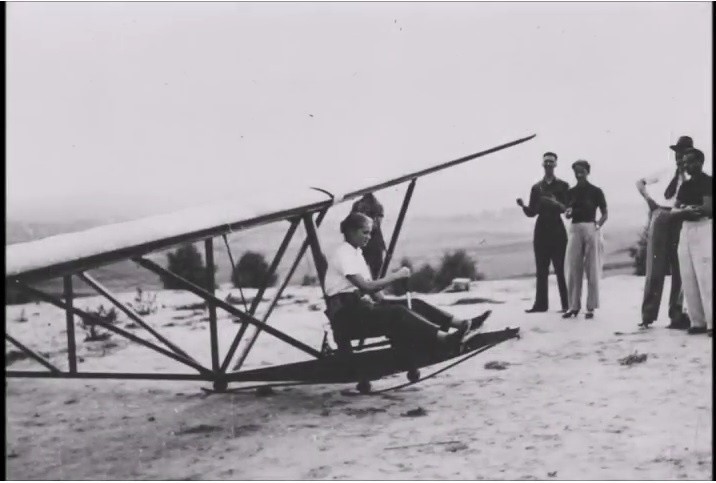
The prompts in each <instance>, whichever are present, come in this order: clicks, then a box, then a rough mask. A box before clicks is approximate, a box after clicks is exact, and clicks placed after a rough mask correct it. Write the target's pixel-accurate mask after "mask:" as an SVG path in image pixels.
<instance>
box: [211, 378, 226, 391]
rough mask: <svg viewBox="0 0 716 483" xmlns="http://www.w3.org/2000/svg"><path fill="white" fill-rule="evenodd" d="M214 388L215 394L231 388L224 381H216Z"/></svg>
mask: <svg viewBox="0 0 716 483" xmlns="http://www.w3.org/2000/svg"><path fill="white" fill-rule="evenodd" d="M213 387H214V391H215V392H224V391H226V388H227V387H229V384H228V383H227V382H226V381H223V380H220V381H214V384H213Z"/></svg>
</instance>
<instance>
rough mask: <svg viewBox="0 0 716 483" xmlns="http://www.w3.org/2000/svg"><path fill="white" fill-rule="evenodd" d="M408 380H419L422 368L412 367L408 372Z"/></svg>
mask: <svg viewBox="0 0 716 483" xmlns="http://www.w3.org/2000/svg"><path fill="white" fill-rule="evenodd" d="M407 376H408V381H410V382H418V381H419V380H420V369H410V370H409V371H408V373H407Z"/></svg>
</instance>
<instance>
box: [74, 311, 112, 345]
mask: <svg viewBox="0 0 716 483" xmlns="http://www.w3.org/2000/svg"><path fill="white" fill-rule="evenodd" d="M85 312H87V313H88V314H90V315H92V316H94V317H95V318H97V319H99V320H101V321H102V322H104V323H105V324H111V325H114V324H115V323H117V311H116V310H115V308H114V307H112V308H111V309H109V310H105V308H104V305H100V306H99V307H98V308H97V309H95V310H87V309H85ZM80 325H81V326H82V329H84V331H85V334H86V336H85V342H91V341H97V340H107V339H109V338H110V337H111V336H112V333H111V332H100V331H98V329H97V327H98V326H97V324H96V323H95V322H94V320H88V319H85V318H82V319H81V320H80ZM100 327H101V326H100Z"/></svg>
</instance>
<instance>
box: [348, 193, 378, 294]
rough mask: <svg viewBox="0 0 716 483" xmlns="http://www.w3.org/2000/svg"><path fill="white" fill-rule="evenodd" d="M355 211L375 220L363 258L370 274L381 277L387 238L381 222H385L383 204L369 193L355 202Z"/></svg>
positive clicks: (375, 277) (374, 277)
mask: <svg viewBox="0 0 716 483" xmlns="http://www.w3.org/2000/svg"><path fill="white" fill-rule="evenodd" d="M351 211H353V212H355V213H363V214H364V215H366V216H367V217H369V218H371V219H372V220H373V231H372V232H371V235H370V240H368V244H367V245H366V246H365V247H363V258H364V259H365V261H366V263H367V264H368V268H370V274H371V276H372V277H373V279H374V280H376V279H378V278H380V268H381V266H382V265H383V258H384V255H385V248H386V247H385V239H384V238H383V231H382V229H381V223H382V222H383V215H384V210H383V205H382V204H380V201H378V198H376V197H375V195H374V194H373V193H368V194H366V195H364V196H363V198H361V199H359V200H358V201H356V202H355V203H353V209H352V210H351Z"/></svg>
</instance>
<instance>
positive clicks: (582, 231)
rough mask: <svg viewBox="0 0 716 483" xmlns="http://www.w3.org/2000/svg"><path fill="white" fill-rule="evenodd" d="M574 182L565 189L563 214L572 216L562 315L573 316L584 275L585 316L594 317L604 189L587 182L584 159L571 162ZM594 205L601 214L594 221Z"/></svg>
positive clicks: (603, 212) (604, 213)
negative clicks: (566, 298) (566, 306)
mask: <svg viewBox="0 0 716 483" xmlns="http://www.w3.org/2000/svg"><path fill="white" fill-rule="evenodd" d="M572 169H573V170H574V177H575V178H577V184H576V185H575V186H574V187H572V188H570V189H569V191H568V192H567V209H566V210H565V213H564V214H565V216H566V217H567V218H571V220H572V224H571V225H570V227H569V241H568V242H567V292H568V295H569V311H567V312H566V313H565V314H564V315H563V316H562V317H563V318H565V319H566V318H569V317H575V316H576V315H577V314H578V313H579V310H580V308H581V304H582V282H583V278H584V274H585V272H586V274H587V313H586V318H588V319H591V318H592V317H594V309H596V308H598V307H599V277H600V276H601V255H600V253H599V252H600V232H599V229H600V228H601V227H602V225H604V223H605V222H606V221H607V201H606V199H605V198H604V192H603V191H602V190H601V189H600V188H598V187H596V186H594V185H593V184H591V183H589V181H587V178H588V177H589V173H590V171H591V167H590V166H589V163H588V162H587V161H584V160H579V161H576V162H575V163H573V164H572ZM597 208H598V209H599V212H600V217H599V219H598V220H597V218H596V217H597Z"/></svg>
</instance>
